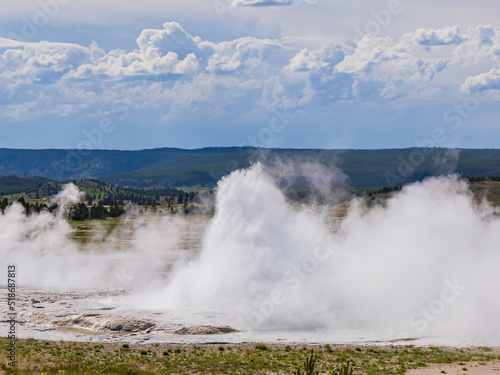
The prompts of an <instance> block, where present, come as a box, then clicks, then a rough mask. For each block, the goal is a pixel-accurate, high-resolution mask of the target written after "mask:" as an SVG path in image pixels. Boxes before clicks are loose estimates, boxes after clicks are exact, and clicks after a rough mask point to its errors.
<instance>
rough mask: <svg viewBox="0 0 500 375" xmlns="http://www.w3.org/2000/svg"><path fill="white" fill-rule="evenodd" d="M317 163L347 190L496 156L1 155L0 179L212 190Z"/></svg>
mask: <svg viewBox="0 0 500 375" xmlns="http://www.w3.org/2000/svg"><path fill="white" fill-rule="evenodd" d="M278 158H279V159H281V160H282V161H289V162H294V163H298V162H319V163H321V164H323V165H325V166H327V167H328V168H332V169H333V168H334V167H335V166H338V167H339V168H340V169H341V170H342V171H343V172H344V173H345V174H346V175H347V176H349V183H350V184H351V185H352V186H353V187H381V186H387V185H397V184H404V183H407V182H411V181H415V180H420V179H422V178H424V177H426V176H430V175H438V174H442V173H449V172H451V171H456V172H458V173H460V174H463V175H467V176H481V175H500V150H479V149H463V150H449V149H414V148H410V149H387V150H303V149H256V148H251V147H245V148H237V147H225V148H222V147H214V148H202V149H196V150H186V149H176V148H160V149H151V150H140V151H118V150H83V151H82V150H56V149H47V150H21V149H0V176H8V175H31V176H40V177H44V178H49V179H51V180H57V181H72V180H81V179H92V178H95V179H100V180H103V181H106V182H108V183H111V184H118V185H121V186H134V187H150V186H163V187H169V186H174V187H175V186H207V187H212V186H215V185H216V183H217V181H218V180H219V178H220V177H221V176H223V175H226V174H228V173H230V172H231V171H232V170H235V169H238V168H243V167H247V166H249V165H250V163H251V162H252V161H256V160H261V161H263V162H264V163H271V162H272V161H273V160H276V159H278Z"/></svg>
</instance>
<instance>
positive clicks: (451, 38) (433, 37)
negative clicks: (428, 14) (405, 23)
mask: <svg viewBox="0 0 500 375" xmlns="http://www.w3.org/2000/svg"><path fill="white" fill-rule="evenodd" d="M414 40H415V42H416V43H418V44H420V45H422V46H445V45H448V44H461V43H462V42H463V41H464V39H463V37H462V33H461V31H460V29H459V28H458V27H457V26H453V27H445V28H444V29H439V30H435V29H429V30H426V29H419V30H417V32H416V33H415V39H414Z"/></svg>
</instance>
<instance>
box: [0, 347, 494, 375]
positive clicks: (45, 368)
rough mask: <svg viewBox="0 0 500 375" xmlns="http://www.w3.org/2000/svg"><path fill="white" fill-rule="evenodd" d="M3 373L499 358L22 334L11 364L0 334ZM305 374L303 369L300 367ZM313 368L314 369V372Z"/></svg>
mask: <svg viewBox="0 0 500 375" xmlns="http://www.w3.org/2000/svg"><path fill="white" fill-rule="evenodd" d="M0 346H1V349H2V350H1V354H0V361H1V364H2V370H3V371H4V372H5V373H6V374H47V375H48V374H59V375H60V374H68V375H69V374H83V375H86V374H89V375H90V374H123V375H126V374H128V375H135V374H137V375H146V374H296V373H297V369H299V368H300V369H301V370H302V371H301V373H302V374H304V363H305V361H306V359H308V358H310V356H311V350H313V351H314V355H317V361H316V365H315V371H318V372H319V373H321V374H331V373H333V374H336V372H333V371H334V370H335V369H339V368H341V366H342V365H346V363H347V361H348V360H349V361H351V362H352V363H354V374H384V375H391V374H404V373H406V371H408V370H409V369H416V368H424V367H427V366H428V365H431V364H438V365H447V364H452V363H456V364H460V365H461V366H462V367H463V371H467V368H472V367H475V366H481V365H483V364H484V365H485V364H486V363H491V362H493V361H495V362H496V361H498V360H500V352H499V350H498V349H492V348H487V347H479V348H439V347H429V348H422V347H412V346H368V347H367V346H361V347H350V346H345V345H341V346H330V345H286V344H236V345H229V344H220V343H214V344H199V345H191V344H189V345H188V344H144V345H137V344H135V345H133V344H130V345H129V344H93V343H80V342H79V343H76V342H63V341H40V340H35V339H25V340H18V341H17V366H16V367H15V368H14V369H12V368H9V367H8V366H7V357H6V351H7V347H8V341H7V339H6V338H1V339H0ZM305 373H306V374H307V372H305ZM314 373H316V372H314Z"/></svg>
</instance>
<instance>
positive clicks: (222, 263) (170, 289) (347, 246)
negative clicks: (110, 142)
mask: <svg viewBox="0 0 500 375" xmlns="http://www.w3.org/2000/svg"><path fill="white" fill-rule="evenodd" d="M299 169H300V168H299ZM290 171H292V172H293V173H296V171H297V169H294V168H292V169H290ZM314 171H315V172H314V173H312V175H310V176H309V177H310V178H312V179H313V180H314V179H316V177H314V176H318V179H319V182H320V184H322V185H324V182H325V181H326V182H327V184H330V183H331V182H332V180H331V179H330V177H329V176H323V174H326V173H328V171H327V170H319V169H315V170H314ZM304 172H305V171H304V170H303V168H302V169H301V174H304ZM335 173H336V175H337V176H339V177H341V184H343V183H344V182H345V178H344V177H345V176H343V175H342V174H341V173H339V172H338V171H335ZM280 178H281V180H280V181H282V180H283V176H280ZM278 180H279V179H278ZM278 183H279V181H278ZM312 183H314V181H313V182H312ZM75 189H76V187H74V186H72V185H69V186H68V187H67V188H66V189H65V190H64V191H63V192H62V193H61V194H59V195H58V196H57V197H56V200H57V201H58V202H59V205H60V206H64V205H65V204H71V203H72V202H75V201H76V200H78V199H79V193H78V192H77V190H75ZM318 211H319V212H320V213H318ZM62 216H64V215H63V214H61V213H59V214H58V215H56V216H54V215H52V214H49V213H41V214H40V215H31V216H28V217H26V216H25V215H24V214H23V212H22V207H21V206H20V205H18V204H13V205H12V206H10V207H9V208H8V209H7V211H6V213H5V215H0V228H1V229H0V254H1V256H2V259H6V260H7V261H8V262H9V263H16V264H18V265H19V267H18V269H19V275H20V276H19V282H22V284H23V285H24V286H39V287H53V288H63V287H92V288H109V287H125V288H133V289H135V291H134V293H135V296H137V295H140V299H139V301H140V302H139V303H140V305H141V307H143V306H149V307H154V308H159V309H162V310H167V309H169V310H178V309H192V310H196V311H209V310H210V311H221V312H224V313H228V314H231V315H233V316H236V317H239V319H240V327H239V328H242V329H244V330H247V331H251V330H267V329H289V330H303V329H324V330H329V329H355V330H365V331H370V332H384V334H385V335H386V336H387V334H390V335H392V337H398V336H401V337H414V336H418V337H422V336H437V337H444V338H460V339H467V340H471V341H475V342H481V343H493V344H500V328H499V327H500V302H499V301H498V298H497V294H498V289H499V287H500V272H498V268H499V266H500V248H499V244H500V219H499V217H498V215H497V214H496V213H495V212H494V210H493V209H492V208H490V207H489V206H488V205H478V204H476V203H475V202H474V200H473V198H472V196H471V193H470V191H469V189H468V186H467V184H466V183H465V182H464V181H462V180H460V179H459V178H458V177H457V176H448V177H436V178H429V179H427V180H425V181H423V182H420V183H415V184H412V185H409V186H406V187H405V188H404V189H403V190H402V191H401V192H399V193H397V194H396V195H395V196H394V197H392V198H391V199H389V200H388V201H387V203H386V204H385V205H384V206H378V207H375V208H372V209H367V208H366V205H364V204H363V202H361V201H359V200H353V201H352V202H351V203H350V204H349V210H348V214H347V217H346V218H345V219H344V220H343V221H342V222H340V221H338V220H336V219H333V218H332V217H334V216H335V215H332V212H328V211H326V210H313V209H312V208H310V207H309V208H308V207H305V208H304V207H297V206H291V205H289V204H288V203H287V201H286V199H285V197H284V195H283V193H282V191H281V190H280V189H279V188H278V187H277V179H276V178H275V177H271V176H270V174H269V172H268V170H266V169H265V168H264V167H263V166H262V165H261V164H256V165H254V166H252V167H251V168H249V169H247V170H240V171H236V172H233V173H232V174H231V175H230V176H227V177H225V178H223V179H222V180H221V181H220V183H219V186H218V192H217V209H216V214H215V216H214V218H213V219H212V221H211V223H210V225H209V227H208V229H207V232H206V233H205V236H204V239H203V245H202V250H201V253H200V254H199V256H198V257H197V258H196V259H195V260H192V261H189V259H188V260H184V261H183V262H178V263H177V264H176V265H175V266H174V269H173V271H172V273H170V274H169V276H168V278H167V276H166V273H165V272H164V271H165V266H166V264H168V263H172V262H173V260H174V258H176V256H177V255H179V254H180V253H179V250H178V249H179V246H180V245H179V233H180V232H181V231H182V230H183V228H185V225H186V221H184V220H183V219H181V218H170V217H156V218H154V220H150V221H147V222H144V221H141V220H128V219H125V224H124V226H123V227H122V228H121V229H118V230H117V231H115V232H113V233H112V234H111V235H110V236H109V237H108V238H106V239H104V240H103V241H104V242H103V243H104V246H105V247H106V248H109V251H105V252H104V253H102V252H99V253H97V252H90V253H82V252H81V251H79V249H78V247H77V245H76V244H75V243H74V242H73V241H72V240H70V234H71V231H72V228H71V227H70V226H69V224H68V223H67V222H66V221H65V220H64V219H63V217H62ZM127 236H128V237H127ZM125 237H127V238H128V240H127V241H128V242H127V246H128V249H127V251H125V252H117V251H113V249H114V246H115V245H116V243H117V242H119V241H123V239H124V238H125ZM122 270H124V271H122ZM4 271H5V270H0V272H4ZM116 272H118V276H120V275H122V274H123V273H125V274H126V276H127V277H126V278H125V279H126V280H121V281H122V283H121V284H118V285H117V284H116V281H117V280H116V275H117V274H116ZM144 275H147V278H144ZM0 276H2V275H0ZM113 276H115V277H113ZM2 277H3V276H2ZM153 281H154V283H153ZM159 284H161V286H158V285H159ZM144 285H149V286H150V288H149V289H152V288H153V293H152V294H151V295H146V294H145V293H144V292H141V291H140V289H141V288H140V287H143V286H144ZM139 286H140V287H139ZM134 301H136V298H134V297H130V298H129V299H128V301H127V302H128V303H134Z"/></svg>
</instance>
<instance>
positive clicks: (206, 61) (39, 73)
mask: <svg viewBox="0 0 500 375" xmlns="http://www.w3.org/2000/svg"><path fill="white" fill-rule="evenodd" d="M499 34H500V33H498V32H497V31H496V30H495V29H494V28H493V27H491V26H477V27H474V28H470V29H467V30H465V31H461V30H460V29H459V28H458V27H456V26H453V27H446V28H443V29H438V30H436V29H429V30H423V29H419V30H417V31H416V32H414V33H408V34H404V35H401V36H400V37H399V38H390V37H373V36H369V35H367V36H365V37H364V38H362V39H361V40H359V41H358V42H357V43H351V42H346V43H340V44H338V43H326V44H324V45H323V46H322V47H320V48H317V49H314V48H300V47H298V48H297V47H291V46H286V45H285V44H284V43H282V42H281V41H280V40H272V39H259V38H253V37H241V38H237V39H234V40H228V41H221V42H212V41H208V40H204V39H202V38H201V37H198V36H192V35H191V34H189V33H188V32H187V31H186V30H184V28H183V27H182V26H181V25H180V24H179V23H177V22H167V23H165V24H164V25H163V28H162V29H159V30H155V29H146V30H143V31H142V32H141V33H140V35H139V37H138V38H137V48H136V49H134V50H132V51H124V50H120V49H115V50H111V51H108V52H106V51H104V50H102V49H101V48H99V47H98V46H97V44H96V43H92V44H91V45H90V46H89V47H83V46H79V45H75V44H64V43H47V42H41V43H22V42H11V41H9V40H6V39H0V84H1V86H0V87H1V88H0V107H3V110H2V112H3V114H4V116H8V117H11V118H15V119H17V120H19V121H24V120H26V119H29V118H42V117H43V116H44V115H47V116H49V115H50V116H67V117H71V116H78V115H79V114H82V113H83V114H91V113H96V112H98V113H106V111H108V112H109V111H111V110H112V108H113V103H116V101H120V100H123V99H122V98H123V97H133V96H134V92H135V91H137V90H138V88H139V90H141V91H142V92H143V98H142V99H141V100H140V101H137V100H135V101H134V100H131V103H129V104H127V105H128V106H129V107H131V108H137V109H144V110H147V109H148V108H149V109H153V110H154V111H153V112H151V116H153V117H155V120H156V121H161V120H162V119H163V120H166V119H173V118H175V116H180V115H181V114H182V111H187V112H189V113H191V111H202V112H203V111H204V113H206V114H208V115H214V116H219V115H221V114H223V113H225V112H226V111H229V112H231V113H242V115H243V113H248V112H250V111H253V110H255V109H256V108H257V109H260V110H261V111H266V110H273V109H274V108H283V109H291V108H307V106H308V105H313V104H314V105H319V106H327V105H328V103H333V102H344V101H345V102H352V101H355V102H367V103H372V102H373V103H378V102H381V101H393V100H398V99H399V98H405V97H408V98H410V99H411V100H413V101H419V100H423V101H425V100H429V99H430V96H429V95H431V96H432V100H439V101H443V102H446V101H449V100H453V98H454V97H456V96H458V95H460V94H461V91H460V89H461V90H462V91H466V92H471V91H474V90H479V91H481V90H493V89H499V88H500V87H499V78H498V76H499V72H498V68H499V67H500V61H499V56H500V39H499ZM485 72H486V73H485ZM460 84H463V85H462V87H460ZM129 101H130V100H129ZM26 103H32V104H30V105H26V106H25V107H24V108H25V110H24V111H23V110H21V108H22V105H23V104H26ZM103 108H104V109H103ZM106 108H107V109H106ZM325 108H327V107H325ZM155 111H156V112H155Z"/></svg>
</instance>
